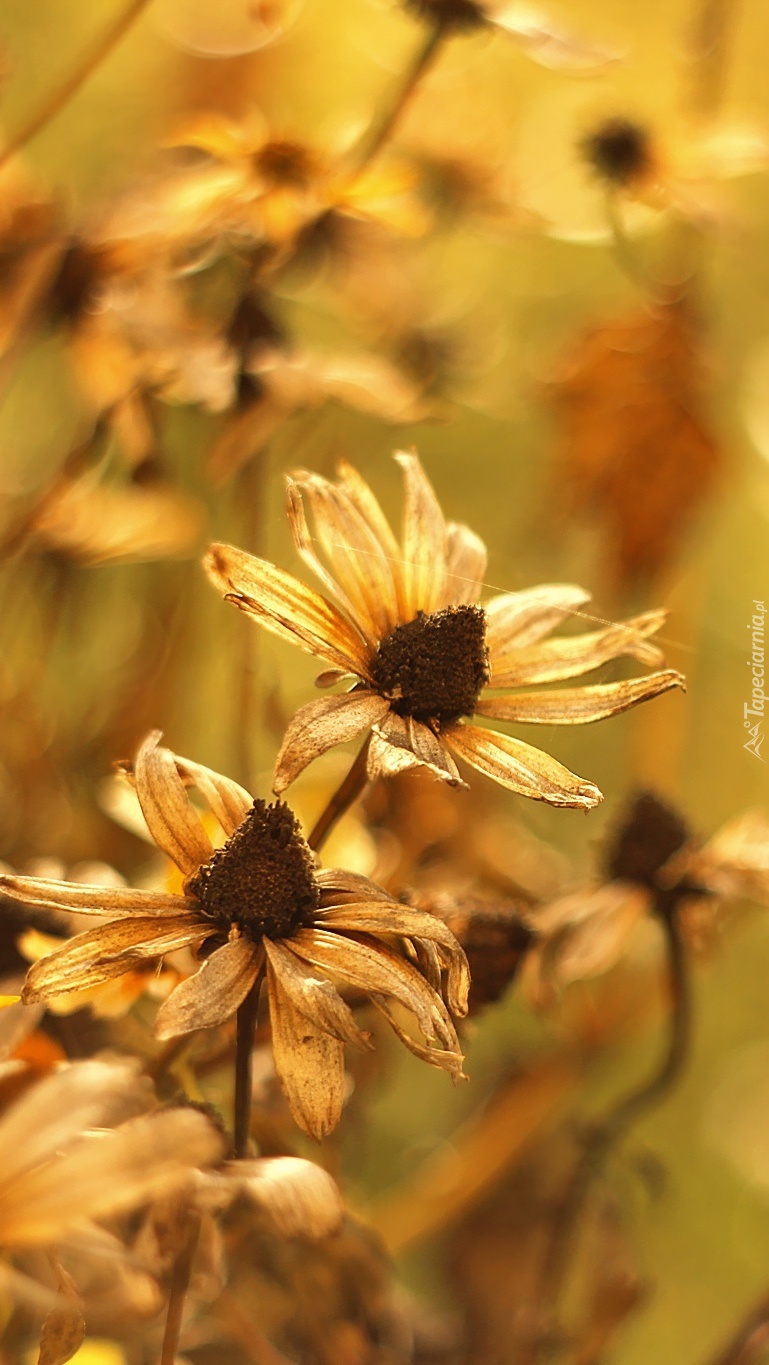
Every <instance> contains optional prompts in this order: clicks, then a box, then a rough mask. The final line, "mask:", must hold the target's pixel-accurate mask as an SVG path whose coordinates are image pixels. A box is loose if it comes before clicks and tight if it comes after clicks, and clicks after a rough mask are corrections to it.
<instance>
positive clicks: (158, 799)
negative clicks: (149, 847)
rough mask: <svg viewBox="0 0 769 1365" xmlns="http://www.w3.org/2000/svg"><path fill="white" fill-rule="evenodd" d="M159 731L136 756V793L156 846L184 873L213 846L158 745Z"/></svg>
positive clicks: (195, 866)
mask: <svg viewBox="0 0 769 1365" xmlns="http://www.w3.org/2000/svg"><path fill="white" fill-rule="evenodd" d="M160 737H161V736H160V731H159V730H155V731H153V733H152V734H151V735H148V736H147V738H146V739H145V741H144V743H143V744H142V746H141V748H140V749H139V752H138V754H137V755H136V762H135V765H134V774H135V782H136V795H137V796H138V798H139V805H140V806H141V808H142V815H143V816H144V818H145V820H146V821H147V828H148V829H149V832H150V834H151V835H152V837H153V839H154V840H155V843H156V844H157V846H158V848H160V849H162V851H163V853H165V854H167V856H168V857H169V858H171V859H172V861H173V862H175V863H176V866H177V867H178V868H179V871H180V872H183V873H184V875H185V876H190V874H191V873H193V872H197V870H198V868H199V867H200V865H201V863H205V862H207V861H208V859H209V858H210V857H211V855H212V853H213V851H214V848H213V844H212V843H211V840H210V839H209V837H208V835H207V834H206V831H205V829H204V828H203V825H202V822H201V819H200V816H199V815H198V814H197V813H196V811H195V810H193V808H192V806H191V805H190V802H189V799H188V797H187V792H186V789H185V786H184V783H183V782H182V779H181V778H180V776H179V773H178V771H177V768H176V759H175V758H174V755H173V754H172V753H171V750H170V749H166V748H163V747H162V746H161V744H160Z"/></svg>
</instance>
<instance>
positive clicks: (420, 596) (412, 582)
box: [395, 451, 447, 621]
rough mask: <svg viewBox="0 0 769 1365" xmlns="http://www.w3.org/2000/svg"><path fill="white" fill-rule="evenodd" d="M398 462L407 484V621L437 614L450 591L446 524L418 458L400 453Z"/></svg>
mask: <svg viewBox="0 0 769 1365" xmlns="http://www.w3.org/2000/svg"><path fill="white" fill-rule="evenodd" d="M395 459H396V460H397V461H398V464H399V465H400V466H401V469H402V470H403V472H404V476H405V480H406V506H405V510H404V516H403V547H402V554H403V588H404V599H405V600H404V603H403V606H404V611H405V615H404V620H406V621H410V620H412V618H413V617H415V616H416V614H417V612H418V611H424V612H431V611H437V610H438V609H439V607H440V606H441V604H442V602H443V599H444V594H445V590H446V542H447V534H446V522H445V520H444V517H443V512H442V511H441V506H440V503H439V502H438V499H437V498H436V496H435V492H434V490H433V486H432V484H431V483H430V480H429V479H428V477H427V475H426V474H425V471H424V470H423V468H422V465H421V464H420V462H419V459H418V457H417V456H416V455H415V454H413V453H412V454H408V453H406V452H404V451H399V452H398V453H397V454H396V456H395Z"/></svg>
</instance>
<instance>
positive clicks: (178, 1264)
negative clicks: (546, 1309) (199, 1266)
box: [160, 1210, 201, 1365]
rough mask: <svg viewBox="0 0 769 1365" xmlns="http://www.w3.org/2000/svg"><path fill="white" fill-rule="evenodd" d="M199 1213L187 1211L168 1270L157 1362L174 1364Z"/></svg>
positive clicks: (196, 1240) (164, 1364)
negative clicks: (176, 1248)
mask: <svg viewBox="0 0 769 1365" xmlns="http://www.w3.org/2000/svg"><path fill="white" fill-rule="evenodd" d="M200 1223H201V1218H200V1214H199V1213H197V1212H196V1211H193V1210H188V1212H187V1214H186V1217H185V1220H184V1224H183V1231H182V1244H181V1247H180V1248H179V1251H178V1253H177V1256H176V1260H175V1261H174V1268H173V1271H172V1272H171V1287H170V1290H169V1293H168V1308H167V1310H166V1326H165V1331H164V1333H163V1345H162V1347H161V1351H160V1365H175V1361H176V1357H177V1354H178V1350H179V1335H180V1333H181V1329H182V1317H183V1315H184V1302H185V1299H186V1297H187V1290H188V1289H189V1284H190V1275H191V1274H192V1263H193V1261H194V1259H195V1251H196V1249H197V1245H198V1237H199V1236H200Z"/></svg>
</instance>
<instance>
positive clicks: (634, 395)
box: [552, 303, 722, 586]
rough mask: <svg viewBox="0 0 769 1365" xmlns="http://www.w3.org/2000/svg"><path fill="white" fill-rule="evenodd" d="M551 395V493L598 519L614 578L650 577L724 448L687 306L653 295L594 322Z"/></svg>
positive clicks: (703, 493)
mask: <svg viewBox="0 0 769 1365" xmlns="http://www.w3.org/2000/svg"><path fill="white" fill-rule="evenodd" d="M552 396H553V400H554V405H555V408H556V413H557V416H558V422H559V426H560V435H561V441H560V451H559V456H558V460H557V464H556V470H555V477H556V486H557V488H558V490H559V498H560V499H561V500H562V501H564V500H567V503H568V511H569V513H573V512H576V513H583V514H584V513H587V514H588V515H590V516H591V517H593V518H595V519H596V520H597V521H598V522H599V524H600V525H601V527H602V530H603V533H604V536H605V538H606V542H607V550H608V554H607V558H608V559H609V562H610V567H611V570H612V572H613V574H614V576H615V578H616V579H617V581H618V583H619V584H620V586H628V585H633V584H636V583H638V582H640V581H643V580H648V579H649V578H653V577H654V576H655V575H656V574H657V573H658V572H659V571H660V570H661V569H663V568H664V567H665V566H666V565H667V564H668V563H669V562H670V560H671V559H672V558H673V556H674V555H675V554H676V553H677V551H678V548H679V544H680V542H681V539H682V537H683V536H684V534H685V532H686V530H687V529H688V525H689V522H690V520H691V518H692V515H693V513H694V511H695V509H697V508H698V507H699V505H700V504H701V502H702V501H703V499H704V498H705V497H707V495H708V493H709V492H710V491H711V490H712V488H713V484H714V481H715V479H716V477H717V474H718V472H719V467H720V464H721V458H722V457H721V451H720V448H719V446H718V444H717V442H716V439H715V437H714V435H713V433H712V431H711V430H710V428H709V425H708V420H707V416H706V413H705V367H704V365H703V357H702V351H701V345H700V336H699V329H698V326H697V320H696V318H695V317H693V316H692V311H691V309H690V308H688V307H686V306H684V305H683V304H680V303H679V304H666V305H661V304H660V305H657V306H656V307H655V308H654V309H649V308H646V309H644V310H643V311H641V312H638V313H634V314H631V315H629V316H627V317H622V318H617V319H614V320H612V321H609V322H603V323H600V324H598V325H597V326H595V327H594V328H592V330H591V331H589V332H588V333H587V334H586V335H585V336H584V337H583V338H582V339H581V341H580V342H579V345H578V347H577V349H576V351H575V353H574V354H573V355H572V356H571V358H570V359H569V360H568V361H567V362H566V363H565V364H564V365H563V367H562V370H561V373H560V374H559V375H558V377H557V378H556V379H555V380H554V382H553V384H552Z"/></svg>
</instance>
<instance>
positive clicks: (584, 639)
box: [487, 611, 665, 687]
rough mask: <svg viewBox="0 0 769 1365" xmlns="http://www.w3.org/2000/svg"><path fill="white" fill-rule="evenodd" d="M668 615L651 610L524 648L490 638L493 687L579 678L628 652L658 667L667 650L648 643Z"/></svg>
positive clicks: (634, 657)
mask: <svg viewBox="0 0 769 1365" xmlns="http://www.w3.org/2000/svg"><path fill="white" fill-rule="evenodd" d="M664 620H665V612H664V611H647V612H645V613H644V614H643V615H642V616H635V617H633V618H632V619H631V620H629V621H619V622H617V623H616V624H613V625H610V626H605V627H604V628H603V629H601V630H597V631H591V632H590V633H589V634H586V635H566V636H563V637H562V638H561V639H555V640H543V641H541V642H540V643H539V644H535V645H529V646H526V647H524V648H520V647H519V646H518V645H508V643H506V642H503V643H498V644H494V643H493V641H491V640H489V641H488V643H489V659H490V664H491V679H490V683H491V686H492V687H518V686H523V685H524V684H526V683H543V682H558V681H559V680H560V679H562V678H576V677H579V676H580V674H582V673H590V672H592V670H593V669H594V668H600V666H601V665H602V664H605V663H608V662H609V660H610V659H620V658H622V657H624V656H625V655H627V656H629V657H630V658H632V659H637V660H638V661H639V663H643V664H646V665H649V666H652V667H653V666H654V665H656V664H659V663H661V661H662V653H661V651H660V650H659V649H658V648H657V647H656V645H650V644H648V643H647V636H649V635H653V634H654V633H655V631H658V630H659V628H660V626H661V625H662V623H663V621H664ZM487 639H488V633H487Z"/></svg>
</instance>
